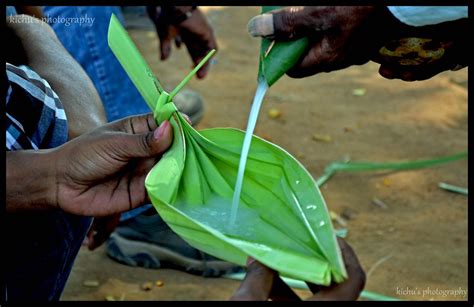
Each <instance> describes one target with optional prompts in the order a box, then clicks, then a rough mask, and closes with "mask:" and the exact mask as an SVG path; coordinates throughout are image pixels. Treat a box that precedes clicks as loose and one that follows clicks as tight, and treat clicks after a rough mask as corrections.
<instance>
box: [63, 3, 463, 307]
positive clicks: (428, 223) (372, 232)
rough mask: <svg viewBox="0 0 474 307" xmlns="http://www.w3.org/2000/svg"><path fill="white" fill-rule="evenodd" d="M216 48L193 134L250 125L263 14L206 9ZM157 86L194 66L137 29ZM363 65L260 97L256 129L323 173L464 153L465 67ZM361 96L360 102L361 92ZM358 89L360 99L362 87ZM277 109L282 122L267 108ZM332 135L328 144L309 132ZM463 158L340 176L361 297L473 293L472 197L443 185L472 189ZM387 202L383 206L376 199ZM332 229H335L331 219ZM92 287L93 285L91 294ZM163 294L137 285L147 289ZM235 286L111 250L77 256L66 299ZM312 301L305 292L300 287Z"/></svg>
mask: <svg viewBox="0 0 474 307" xmlns="http://www.w3.org/2000/svg"><path fill="white" fill-rule="evenodd" d="M204 9H205V12H206V14H207V16H208V18H209V20H210V22H211V24H212V25H213V28H214V29H215V34H216V37H217V39H218V44H219V52H218V54H217V56H216V63H215V64H214V65H213V66H212V69H211V71H210V74H209V75H208V77H206V78H205V79H204V80H192V81H191V82H190V84H189V86H188V87H189V88H192V89H194V90H197V91H198V92H199V93H200V94H201V95H202V97H203V99H204V100H205V107H206V110H205V115H204V117H203V119H202V121H201V122H200V123H199V124H198V128H209V127H237V128H241V129H245V126H246V123H247V117H248V114H249V110H250V104H251V101H252V98H253V95H254V92H255V88H256V75H257V69H258V53H259V40H257V39H253V38H251V37H250V36H249V35H248V34H247V32H246V24H247V22H248V20H249V19H250V18H251V17H252V16H254V15H256V14H257V13H258V8H257V7H233V8H226V7H213V8H204ZM130 33H131V35H132V38H133V39H134V41H135V42H136V43H137V45H138V46H139V48H140V50H141V51H142V52H143V54H144V55H145V57H146V59H147V61H148V63H149V64H150V65H151V67H152V68H153V70H154V72H155V73H156V75H157V76H158V77H159V79H160V80H161V81H162V82H163V83H164V84H167V85H169V86H174V85H176V84H177V83H178V82H179V81H180V80H181V79H182V78H183V77H184V76H185V75H186V74H187V73H188V72H189V71H190V68H191V61H190V60H189V56H188V55H187V52H186V50H185V49H184V48H181V49H180V50H176V49H175V50H173V54H172V56H171V58H170V59H169V60H167V61H165V62H160V60H159V55H158V40H157V37H156V34H155V32H154V31H151V30H130ZM377 70H378V65H376V64H374V63H368V64H366V65H362V66H355V67H351V68H349V69H345V70H342V71H337V72H333V73H330V74H325V73H323V74H319V75H316V76H313V77H309V78H305V79H291V78H288V77H286V76H285V77H283V78H282V79H281V80H280V81H278V82H277V83H276V84H275V85H274V86H273V87H271V88H270V89H269V91H268V93H267V96H266V98H265V100H264V103H263V107H262V110H261V114H260V118H259V121H258V125H257V129H256V134H257V135H260V136H262V137H264V138H266V139H268V140H270V141H272V142H273V143H276V144H278V145H280V146H282V147H283V148H285V149H286V150H287V151H289V152H290V153H291V154H293V155H294V156H295V157H297V158H298V160H299V161H301V162H302V163H303V164H304V166H305V167H306V168H307V169H308V170H309V171H310V172H311V174H312V175H313V176H314V177H315V178H317V177H318V176H320V175H321V174H322V173H323V169H324V167H325V166H326V165H328V164H329V163H331V162H333V161H337V160H339V161H340V160H342V159H344V158H345V157H350V159H351V160H352V161H405V160H417V159H429V158H436V157H442V156H447V155H450V154H454V153H457V152H460V151H465V150H467V139H468V138H467V136H468V132H467V127H468V119H467V107H468V103H467V69H462V70H460V71H457V72H444V73H442V74H440V75H438V76H436V77H434V78H432V79H430V80H427V81H423V82H403V81H398V80H387V79H384V78H382V77H381V76H380V75H378V72H377ZM356 89H363V90H365V93H363V95H354V90H356ZM363 90H362V91H360V90H359V92H363ZM271 108H275V109H277V110H279V111H280V112H281V116H280V117H278V118H272V117H270V116H269V110H270V109H271ZM315 134H317V135H323V136H329V137H330V140H329V141H327V140H326V141H321V140H318V138H314V137H313V135H315ZM467 178H468V170H467V159H464V160H461V161H456V162H453V163H448V164H444V165H440V166H436V167H431V168H427V169H420V170H411V171H403V172H402V171H400V172H383V173H381V172H361V173H339V174H336V175H335V176H334V177H332V178H331V179H330V180H329V181H328V183H327V184H326V185H324V186H323V188H322V193H323V195H324V197H325V199H326V202H327V204H328V207H329V209H330V210H331V211H333V212H335V213H337V214H338V215H340V216H341V217H343V218H344V219H345V220H346V222H347V226H346V227H347V229H348V236H347V238H346V240H347V242H349V244H350V245H351V246H352V247H353V248H354V250H355V252H356V253H357V255H358V257H359V260H360V262H361V264H362V266H363V268H364V269H365V271H366V273H367V277H368V278H367V284H366V287H365V290H368V291H373V292H378V293H381V294H384V295H388V296H392V297H396V298H399V299H403V300H405V299H410V300H466V299H467V295H462V294H459V295H453V294H449V295H444V294H443V292H442V291H446V290H457V289H461V290H467V262H468V258H467V257H468V256H467V250H468V243H467V225H468V218H467V205H468V204H467V197H466V196H465V195H462V194H455V193H450V192H447V191H445V190H442V189H440V188H438V183H439V182H446V183H450V184H454V185H457V186H461V187H466V186H467V180H468V179H467ZM374 197H376V198H378V199H379V200H381V201H383V202H384V204H385V205H386V208H382V207H380V206H377V205H375V204H374V203H373V202H372V199H373V198H374ZM336 225H337V222H336ZM86 280H96V281H98V282H99V285H98V286H97V287H86V286H84V285H83V283H84V281H86ZM157 280H161V281H162V282H163V286H162V287H156V286H154V287H153V288H152V289H151V290H150V291H144V290H141V287H140V285H142V284H143V283H146V282H153V283H154V282H155V281H157ZM238 285H239V282H237V281H232V280H227V279H222V278H217V279H216V278H202V277H197V276H193V275H189V274H186V273H183V272H179V271H174V270H167V269H160V270H147V269H142V268H133V267H128V266H125V265H121V264H118V263H116V262H114V261H112V260H111V259H109V258H108V257H107V255H106V254H105V249H104V247H101V248H100V249H98V250H97V251H94V252H90V251H88V250H86V249H84V248H83V249H82V250H81V251H80V253H79V256H78V258H77V260H76V263H75V265H74V268H73V271H72V273H71V276H70V278H69V281H68V284H67V286H66V289H65V291H64V294H63V297H62V299H63V300H104V299H106V297H109V299H115V300H120V299H123V300H226V299H228V297H230V295H231V294H232V293H233V292H234V291H235V290H236V289H237V287H238ZM299 293H300V294H301V295H302V296H304V297H305V296H307V295H308V293H307V292H304V291H300V292H299Z"/></svg>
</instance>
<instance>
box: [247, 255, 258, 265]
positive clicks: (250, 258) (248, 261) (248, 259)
mask: <svg viewBox="0 0 474 307" xmlns="http://www.w3.org/2000/svg"><path fill="white" fill-rule="evenodd" d="M255 261H256V260H255V259H253V258H252V257H248V258H247V267H249V266H250V265H251V264H252V263H254V262H255Z"/></svg>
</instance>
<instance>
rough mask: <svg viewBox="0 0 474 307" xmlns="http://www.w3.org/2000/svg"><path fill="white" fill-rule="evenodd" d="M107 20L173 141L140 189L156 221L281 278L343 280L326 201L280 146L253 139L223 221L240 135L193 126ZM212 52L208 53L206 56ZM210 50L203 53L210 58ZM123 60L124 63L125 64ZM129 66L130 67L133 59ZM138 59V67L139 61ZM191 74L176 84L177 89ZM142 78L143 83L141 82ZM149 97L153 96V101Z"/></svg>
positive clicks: (194, 243)
mask: <svg viewBox="0 0 474 307" xmlns="http://www.w3.org/2000/svg"><path fill="white" fill-rule="evenodd" d="M118 27H120V28H121V25H120V24H119V23H118V22H111V24H110V28H109V42H115V43H114V44H110V47H111V48H112V50H114V53H115V54H116V55H117V54H118V55H120V56H121V59H122V61H121V63H122V65H123V67H124V68H125V70H126V71H127V73H128V74H129V76H130V77H131V79H132V80H135V81H134V82H137V83H138V85H137V87H141V88H142V89H143V90H142V91H141V93H142V94H143V93H146V94H147V95H148V97H149V99H150V101H151V102H153V103H151V105H152V106H153V107H152V110H153V112H154V116H155V119H156V120H157V122H160V121H162V120H164V119H169V121H170V123H171V125H172V127H173V131H174V139H173V143H172V145H171V147H170V148H169V150H168V151H167V152H166V153H165V154H164V155H163V157H162V158H161V159H160V161H159V162H158V163H157V164H156V165H155V166H154V167H153V169H152V170H151V171H150V173H149V174H148V176H147V178H146V181H145V186H146V189H147V191H148V195H149V197H150V199H151V200H152V203H153V205H154V206H155V208H156V210H157V211H158V213H159V214H160V216H161V217H162V218H163V220H164V221H165V222H166V223H167V224H168V225H169V226H170V227H171V228H172V229H173V231H175V232H176V233H177V234H178V235H179V236H180V237H182V238H183V239H184V240H186V241H187V242H189V244H191V245H192V246H194V247H196V248H198V249H200V250H202V251H204V252H207V253H209V254H211V255H214V256H216V257H218V258H222V259H225V260H227V261H231V262H234V263H237V264H240V265H245V263H246V259H247V257H248V256H251V257H253V258H255V259H257V260H259V261H260V262H262V263H264V264H266V265H267V266H269V267H271V268H273V269H275V270H277V271H279V272H280V273H281V274H282V275H283V276H288V277H293V278H297V279H301V280H306V281H310V282H313V283H316V284H321V285H329V284H330V283H331V282H333V281H335V282H340V281H342V280H343V279H344V278H346V277H347V273H346V270H345V266H344V263H343V259H342V256H341V252H340V249H339V245H338V244H337V241H336V237H335V233H334V229H333V226H332V223H331V219H330V217H329V214H328V210H327V208H326V204H325V202H324V199H323V198H322V195H321V193H320V191H319V190H318V188H317V186H315V184H314V181H313V178H312V177H311V175H310V174H309V173H308V172H307V171H306V169H304V167H303V166H302V165H301V164H300V163H299V162H298V161H297V160H296V159H295V158H293V157H292V156H291V155H290V154H289V153H288V152H286V151H285V150H283V149H282V148H280V147H278V146H276V145H274V144H272V143H269V142H267V141H265V140H263V139H260V138H258V137H256V136H253V139H252V145H251V149H250V152H249V156H248V161H247V167H246V172H245V176H244V181H243V188H242V195H241V200H242V202H241V204H240V206H239V210H238V212H237V220H236V223H235V225H233V226H231V225H230V223H229V220H230V212H231V205H232V196H233V193H234V191H233V189H234V185H235V181H236V177H237V170H238V164H239V158H240V153H241V150H242V142H243V139H244V132H243V131H241V130H238V129H232V128H214V129H206V130H201V131H199V132H198V131H196V130H195V129H194V128H193V127H192V126H191V125H190V124H189V123H188V122H187V121H186V120H185V119H184V118H183V117H182V116H181V114H180V113H179V112H177V111H176V108H175V107H174V104H173V103H172V102H171V99H172V96H173V95H174V94H176V92H177V90H174V91H172V94H170V95H168V94H167V93H166V92H165V91H161V93H160V92H158V89H155V91H156V93H152V88H151V86H150V84H151V83H150V80H153V78H148V77H145V75H144V74H143V71H147V68H146V67H147V66H146V64H145V65H143V63H141V61H139V60H137V59H142V58H141V56H140V55H139V54H138V55H137V54H135V55H133V56H132V57H129V56H127V54H126V53H124V52H123V51H122V50H117V48H120V47H121V46H122V45H121V44H119V43H117V42H119V41H125V42H127V44H126V49H127V50H129V51H130V50H131V52H132V53H133V52H135V51H136V48H132V47H131V46H130V44H132V45H133V43H132V42H131V40H130V39H129V38H128V35H127V34H126V32H125V31H124V30H123V29H122V30H123V31H122V30H118V29H116V28H118ZM211 55H212V54H211ZM211 55H209V56H208V57H207V58H209V57H210V56H211ZM128 60H130V61H131V62H129V61H128ZM131 63H132V64H133V65H132V64H131ZM140 63H141V64H140ZM189 78H190V76H189V75H188V77H187V78H186V79H185V80H184V81H183V83H182V84H181V85H180V86H179V87H178V89H179V88H181V87H182V86H183V85H184V84H185V82H187V80H189ZM141 82H144V85H143V84H141ZM152 99H154V100H152Z"/></svg>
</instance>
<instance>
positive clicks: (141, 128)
mask: <svg viewBox="0 0 474 307" xmlns="http://www.w3.org/2000/svg"><path fill="white" fill-rule="evenodd" d="M156 128H158V126H157V124H156V122H155V119H154V118H153V114H152V113H147V114H142V115H134V116H129V117H126V118H123V119H119V120H116V121H114V122H111V123H109V124H107V125H105V126H103V127H102V128H100V129H101V130H107V131H122V132H126V133H130V134H142V133H147V132H150V131H153V130H155V129H156Z"/></svg>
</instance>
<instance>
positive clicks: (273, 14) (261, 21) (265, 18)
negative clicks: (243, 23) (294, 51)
mask: <svg viewBox="0 0 474 307" xmlns="http://www.w3.org/2000/svg"><path fill="white" fill-rule="evenodd" d="M313 22H314V20H313V18H312V15H311V14H309V13H308V12H307V10H305V8H304V7H302V6H293V7H286V8H282V9H278V10H274V11H270V12H268V13H265V14H262V15H258V16H255V17H253V18H252V19H250V21H249V23H248V25H247V31H248V32H249V33H250V35H252V36H254V37H256V36H263V37H272V38H275V39H294V38H297V37H301V36H304V35H305V34H308V32H310V30H314V29H315V27H314V26H313V25H311V23H313Z"/></svg>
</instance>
